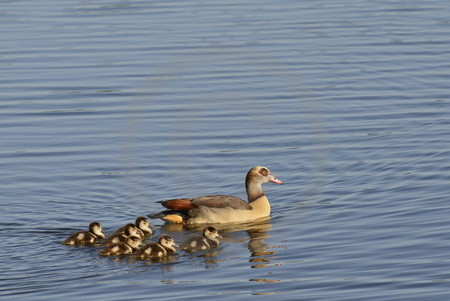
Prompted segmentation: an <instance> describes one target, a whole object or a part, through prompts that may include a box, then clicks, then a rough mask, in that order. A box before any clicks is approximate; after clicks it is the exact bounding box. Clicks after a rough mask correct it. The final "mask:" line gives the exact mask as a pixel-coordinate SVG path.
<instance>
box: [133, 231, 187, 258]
mask: <svg viewBox="0 0 450 301" xmlns="http://www.w3.org/2000/svg"><path fill="white" fill-rule="evenodd" d="M175 247H177V248H178V247H179V246H178V244H176V243H175V241H174V239H173V237H172V236H170V235H167V234H163V235H161V236H160V237H159V238H158V242H157V243H156V242H151V243H148V244H145V245H143V246H142V248H141V249H139V251H138V252H137V253H136V257H137V258H138V259H147V258H152V257H164V256H167V255H168V254H173V253H175V252H176V251H177V250H176V249H175Z"/></svg>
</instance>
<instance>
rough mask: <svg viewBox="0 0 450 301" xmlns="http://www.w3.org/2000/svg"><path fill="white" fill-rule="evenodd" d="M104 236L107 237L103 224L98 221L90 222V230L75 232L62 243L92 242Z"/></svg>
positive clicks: (79, 243)
mask: <svg viewBox="0 0 450 301" xmlns="http://www.w3.org/2000/svg"><path fill="white" fill-rule="evenodd" d="M102 238H105V234H104V233H103V229H102V226H101V225H100V223H98V222H92V223H90V224H89V231H78V232H75V233H73V234H72V235H70V236H69V237H68V238H67V239H65V240H64V241H62V242H61V243H62V244H63V245H81V244H92V243H94V242H96V241H97V240H100V239H102Z"/></svg>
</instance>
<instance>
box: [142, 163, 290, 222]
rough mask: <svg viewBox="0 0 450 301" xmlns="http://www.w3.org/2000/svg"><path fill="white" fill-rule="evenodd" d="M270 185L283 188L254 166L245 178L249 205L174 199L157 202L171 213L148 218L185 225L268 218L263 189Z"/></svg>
mask: <svg viewBox="0 0 450 301" xmlns="http://www.w3.org/2000/svg"><path fill="white" fill-rule="evenodd" d="M267 182H271V183H277V184H283V182H281V181H280V180H278V179H277V178H276V177H275V176H273V175H272V174H271V173H270V171H269V169H268V168H266V167H263V166H255V167H253V168H252V169H250V170H249V172H248V173H247V177H246V178H245V189H246V191H247V200H248V202H245V201H244V200H242V199H240V198H238V197H235V196H228V195H208V196H202V197H197V198H192V199H187V198H183V199H172V200H167V201H161V202H158V203H161V204H162V205H163V206H164V207H166V208H167V209H168V210H164V211H162V212H159V213H157V214H149V215H148V216H149V217H150V218H161V219H163V220H165V221H168V222H172V223H185V224H204V223H233V222H248V221H252V220H256V219H259V218H263V217H267V216H269V215H270V204H269V200H268V199H267V197H266V195H265V194H264V192H263V190H262V187H261V185H262V184H263V183H267Z"/></svg>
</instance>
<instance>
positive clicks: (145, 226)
mask: <svg viewBox="0 0 450 301" xmlns="http://www.w3.org/2000/svg"><path fill="white" fill-rule="evenodd" d="M134 224H135V225H136V227H138V233H139V231H140V232H141V236H147V235H152V234H153V231H152V229H150V228H149V226H150V223H149V222H148V219H147V218H146V217H143V216H139V217H137V218H136V222H135V223H134Z"/></svg>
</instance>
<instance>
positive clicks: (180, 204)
mask: <svg viewBox="0 0 450 301" xmlns="http://www.w3.org/2000/svg"><path fill="white" fill-rule="evenodd" d="M160 203H161V204H162V205H163V206H164V207H166V208H168V209H173V210H176V211H189V210H191V209H194V208H195V207H197V205H195V204H192V202H191V199H172V200H167V201H162V202H160Z"/></svg>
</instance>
